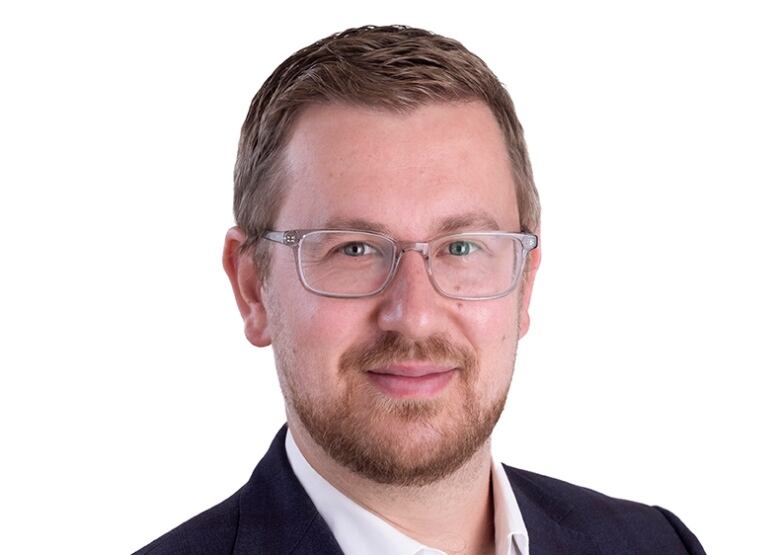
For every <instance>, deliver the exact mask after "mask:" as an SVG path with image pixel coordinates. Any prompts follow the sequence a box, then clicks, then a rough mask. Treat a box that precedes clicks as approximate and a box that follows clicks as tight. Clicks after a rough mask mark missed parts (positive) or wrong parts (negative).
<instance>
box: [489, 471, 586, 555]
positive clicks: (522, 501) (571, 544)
mask: <svg viewBox="0 0 780 555" xmlns="http://www.w3.org/2000/svg"><path fill="white" fill-rule="evenodd" d="M504 468H505V470H506V473H507V477H508V478H509V482H510V484H511V485H512V491H513V492H514V494H515V498H516V499H517V504H518V505H519V506H520V513H521V514H522V515H523V521H524V522H525V526H526V529H527V530H528V542H529V548H530V551H531V553H533V555H571V554H574V553H576V554H577V555H600V554H601V550H599V549H598V548H597V547H596V546H595V545H594V544H593V541H592V540H591V538H590V536H588V535H587V534H585V533H584V532H582V531H579V530H576V529H573V528H569V527H567V526H564V525H563V524H562V521H563V520H564V518H565V517H566V515H568V514H569V513H570V512H571V509H572V508H571V506H570V505H568V504H567V503H566V502H564V501H562V500H560V499H557V498H554V497H551V496H549V495H548V494H547V493H546V492H545V491H544V490H542V489H540V488H539V487H538V486H537V484H535V483H534V482H532V481H530V480H528V479H527V478H526V476H525V475H524V474H523V473H522V472H521V471H519V470H517V469H515V468H512V467H508V466H506V465H504Z"/></svg>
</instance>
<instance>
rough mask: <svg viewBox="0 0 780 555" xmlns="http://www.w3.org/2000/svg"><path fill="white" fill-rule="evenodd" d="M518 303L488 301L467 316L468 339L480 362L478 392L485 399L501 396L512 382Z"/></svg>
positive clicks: (515, 299)
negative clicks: (481, 392)
mask: <svg viewBox="0 0 780 555" xmlns="http://www.w3.org/2000/svg"><path fill="white" fill-rule="evenodd" d="M518 306H519V305H518V299H517V298H516V297H515V296H511V297H508V298H504V299H497V300H495V301H488V302H486V303H485V304H483V305H482V306H480V307H478V309H477V310H475V311H474V312H473V313H472V314H470V318H469V319H468V321H469V328H468V338H469V341H470V343H471V344H472V345H473V346H474V348H475V349H476V351H477V355H478V357H479V360H480V378H479V380H480V382H481V384H480V389H481V390H482V391H484V392H485V394H486V395H487V397H488V398H495V397H496V396H498V395H499V394H503V392H504V391H505V390H506V388H507V387H508V385H509V382H510V380H511V379H512V373H513V371H514V361H515V353H516V351H517V341H518V325H519V310H518Z"/></svg>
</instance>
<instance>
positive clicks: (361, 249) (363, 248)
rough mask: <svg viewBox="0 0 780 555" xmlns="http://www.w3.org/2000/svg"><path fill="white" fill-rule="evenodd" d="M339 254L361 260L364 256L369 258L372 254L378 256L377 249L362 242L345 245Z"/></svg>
mask: <svg viewBox="0 0 780 555" xmlns="http://www.w3.org/2000/svg"><path fill="white" fill-rule="evenodd" d="M337 250H338V252H340V253H342V254H344V255H346V256H351V257H353V258H359V257H362V256H368V255H371V254H377V253H378V251H377V249H376V248H375V247H374V246H372V245H369V244H368V243H363V242H361V241H353V242H351V243H345V244H344V245H341V246H340V247H339V248H338V249H337Z"/></svg>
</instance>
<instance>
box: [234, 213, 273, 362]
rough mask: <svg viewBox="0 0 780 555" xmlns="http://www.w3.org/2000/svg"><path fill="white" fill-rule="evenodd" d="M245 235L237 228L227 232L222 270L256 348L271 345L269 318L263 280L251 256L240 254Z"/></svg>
mask: <svg viewBox="0 0 780 555" xmlns="http://www.w3.org/2000/svg"><path fill="white" fill-rule="evenodd" d="M244 241H246V235H245V234H244V232H243V231H241V230H240V229H239V228H237V227H232V228H230V229H229V230H228V232H227V235H226V236H225V247H224V249H223V251H222V267H223V268H225V272H226V273H227V275H228V278H229V279H230V285H231V286H232V287H233V295H235V297H236V304H237V305H238V311H239V312H240V313H241V317H242V318H243V319H244V334H245V335H246V338H247V339H248V340H249V342H250V343H251V344H252V345H254V346H256V347H266V346H268V345H270V344H271V337H270V335H269V333H268V316H267V312H266V307H265V304H264V302H263V295H262V280H261V276H258V274H257V268H256V265H255V261H254V257H253V256H252V254H251V253H241V252H240V251H241V245H243V244H244Z"/></svg>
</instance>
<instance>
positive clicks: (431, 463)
mask: <svg viewBox="0 0 780 555" xmlns="http://www.w3.org/2000/svg"><path fill="white" fill-rule="evenodd" d="M282 351H285V349H282ZM405 360H418V361H419V360H428V361H432V362H434V363H437V364H446V365H447V366H449V367H452V368H457V369H458V370H457V371H456V372H455V375H454V376H453V377H452V381H451V382H450V383H449V384H448V386H447V389H446V390H445V391H444V392H442V394H440V395H439V396H437V397H435V398H431V399H414V398H407V399H400V398H393V397H389V396H387V395H384V394H383V393H381V392H380V391H378V390H377V389H376V388H375V387H374V386H373V385H372V384H371V383H370V381H369V380H368V379H367V376H366V375H365V372H366V370H368V369H371V368H380V367H382V366H386V365H389V364H391V363H394V362H400V361H405ZM290 362H292V361H291V360H290V359H289V357H288V356H286V353H284V352H277V364H278V365H279V368H280V378H281V381H282V390H283V392H284V396H285V400H286V402H287V405H288V407H291V408H292V409H293V411H294V413H295V415H296V416H297V417H298V419H299V420H300V422H301V424H302V425H303V427H304V428H305V429H306V431H307V432H308V433H309V435H310V436H311V437H312V439H313V440H314V441H315V442H316V443H317V444H318V445H319V446H320V447H321V448H322V449H323V450H324V451H325V452H326V453H327V454H328V455H329V456H330V457H331V458H332V459H334V460H335V461H336V462H338V463H339V464H341V465H342V466H344V467H346V468H348V469H350V470H351V471H353V472H355V473H357V474H358V475H361V476H363V477H365V478H368V479H370V480H372V481H375V482H378V483H382V484H389V485H396V486H422V485H427V484H431V483H434V482H436V481H438V480H440V479H442V478H444V477H446V476H448V475H450V474H452V473H453V472H455V471H456V470H457V469H458V468H460V467H461V466H462V465H463V464H464V463H465V462H466V461H468V460H469V459H470V458H471V457H472V456H473V455H474V454H475V453H476V452H477V450H478V449H479V448H480V447H482V446H483V445H484V443H485V441H487V439H488V438H489V437H490V434H491V433H492V431H493V428H494V427H495V425H496V422H497V421H498V418H499V416H500V415H501V412H502V410H503V408H504V403H505V401H506V397H507V393H508V389H509V384H508V383H507V384H506V387H504V388H502V390H501V391H500V394H499V395H498V396H497V398H495V399H492V400H491V399H484V398H482V397H483V396H481V395H479V393H478V391H477V389H476V383H477V378H478V375H479V372H480V369H479V367H478V364H477V357H476V356H475V355H474V354H473V353H472V352H471V351H469V350H467V349H465V348H462V347H458V346H456V345H454V344H452V343H451V342H449V341H448V340H447V339H446V338H444V337H441V336H434V337H430V338H428V339H426V340H423V341H410V340H408V339H406V338H404V337H402V336H401V335H400V334H398V333H395V332H388V333H385V334H383V335H381V336H380V337H378V338H377V339H376V340H375V341H371V342H369V343H365V344H361V345H356V346H354V347H352V348H351V349H349V350H348V351H346V352H345V353H344V354H343V355H342V356H341V357H340V360H339V367H338V373H339V378H340V379H341V380H344V382H345V385H346V387H345V388H344V389H343V392H342V393H340V394H339V395H338V396H337V397H336V398H327V397H323V396H321V395H320V396H317V397H315V396H313V395H311V394H309V393H308V392H306V391H304V389H303V388H301V387H300V386H299V385H298V384H297V383H296V379H295V374H294V372H295V369H294V368H293V367H292V365H291V364H289V363H290ZM298 371H299V372H300V371H311V370H309V369H306V368H298Z"/></svg>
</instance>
